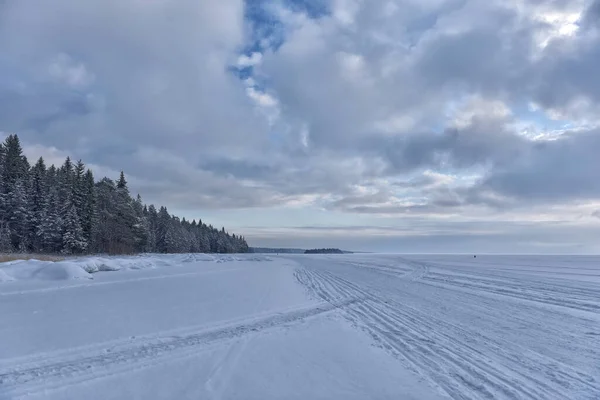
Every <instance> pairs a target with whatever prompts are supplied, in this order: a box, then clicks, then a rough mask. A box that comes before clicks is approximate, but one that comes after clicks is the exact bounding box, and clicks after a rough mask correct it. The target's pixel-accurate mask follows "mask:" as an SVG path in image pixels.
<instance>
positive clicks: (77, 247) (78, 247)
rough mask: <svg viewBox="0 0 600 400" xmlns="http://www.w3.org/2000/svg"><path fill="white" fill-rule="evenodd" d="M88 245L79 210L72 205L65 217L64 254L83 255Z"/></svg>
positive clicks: (63, 233)
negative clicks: (78, 213)
mask: <svg viewBox="0 0 600 400" xmlns="http://www.w3.org/2000/svg"><path fill="white" fill-rule="evenodd" d="M87 246H88V243H87V241H86V240H85V237H84V235H83V229H81V224H80V222H79V216H78V215H77V208H76V207H75V204H74V203H71V205H70V206H69V209H68V210H67V212H66V214H65V216H64V222H63V232H62V252H63V253H65V254H78V253H83V252H84V251H85V250H86V249H87Z"/></svg>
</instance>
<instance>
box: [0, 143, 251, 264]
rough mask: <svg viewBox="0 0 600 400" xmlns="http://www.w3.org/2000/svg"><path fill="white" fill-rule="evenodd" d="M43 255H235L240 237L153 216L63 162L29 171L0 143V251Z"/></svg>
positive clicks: (241, 247)
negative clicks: (141, 253) (200, 252)
mask: <svg viewBox="0 0 600 400" xmlns="http://www.w3.org/2000/svg"><path fill="white" fill-rule="evenodd" d="M14 250H18V251H31V250H33V251H36V252H41V251H43V252H48V253H58V252H63V253H69V254H75V253H82V252H85V251H88V252H106V253H119V254H120V253H132V252H162V253H175V252H198V251H202V252H221V253H225V252H239V251H242V252H243V251H248V244H247V243H246V241H245V239H244V238H243V237H242V236H236V235H230V234H229V233H227V232H226V231H225V229H224V228H222V229H221V230H217V229H215V228H213V227H212V226H207V225H206V224H204V223H202V221H201V220H198V222H196V220H193V221H192V222H191V223H190V222H189V221H188V220H186V219H185V218H182V219H179V218H178V217H177V216H174V215H169V212H168V211H167V209H166V207H160V211H159V212H157V211H156V208H155V207H154V206H153V205H150V206H146V205H144V204H143V202H142V199H141V197H140V196H139V195H138V196H137V198H136V199H135V200H134V199H132V198H131V196H130V194H129V188H128V184H127V180H126V179H125V174H124V172H122V171H121V173H120V176H119V179H118V181H117V182H116V183H115V182H114V181H112V180H111V179H108V178H104V179H102V180H100V181H99V182H97V183H96V182H95V180H94V176H93V174H92V172H91V170H87V171H86V169H85V164H84V163H83V162H82V161H81V160H79V161H78V162H77V163H76V164H75V165H73V163H72V162H71V159H70V158H69V157H67V159H66V160H65V162H64V164H63V165H62V166H61V167H60V168H58V169H57V168H56V167H55V166H54V165H51V166H50V167H48V168H46V165H45V163H44V160H43V159H42V158H40V159H39V160H38V161H37V163H36V164H35V165H34V166H33V167H31V168H30V167H29V163H28V162H27V158H26V157H25V156H24V155H23V151H22V148H21V145H20V142H19V138H18V137H17V136H16V135H10V136H9V137H8V138H6V140H5V142H4V143H3V144H2V143H0V251H14Z"/></svg>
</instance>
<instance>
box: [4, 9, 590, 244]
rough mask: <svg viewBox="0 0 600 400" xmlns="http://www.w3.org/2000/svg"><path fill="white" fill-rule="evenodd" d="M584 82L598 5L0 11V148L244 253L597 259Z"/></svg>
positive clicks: (586, 82) (587, 95) (587, 78)
mask: <svg viewBox="0 0 600 400" xmlns="http://www.w3.org/2000/svg"><path fill="white" fill-rule="evenodd" d="M598 65H600V1H598V0H595V1H589V0H546V1H544V0H273V1H266V0H247V1H243V0H86V1H78V0H51V1H47V0H0V135H3V136H4V135H6V134H8V133H17V134H19V136H20V137H21V140H22V142H23V145H24V147H25V150H26V154H27V155H28V157H30V158H32V159H33V158H37V157H39V156H44V158H45V159H46V160H47V161H48V162H55V163H62V161H63V159H64V157H66V156H67V155H69V156H71V157H72V158H75V159H79V158H81V159H83V160H84V161H85V162H86V163H87V164H89V165H90V166H91V167H92V168H93V170H94V172H95V174H96V176H97V177H101V176H104V175H108V176H110V177H116V176H117V174H118V171H120V170H121V169H123V170H125V172H126V173H127V175H128V178H129V181H130V186H131V189H132V191H133V192H139V193H140V194H141V195H142V196H143V198H144V200H145V201H147V202H149V203H150V202H152V203H155V204H164V205H166V206H167V207H168V208H169V210H170V211H171V212H173V213H175V214H178V215H182V216H185V217H188V218H198V217H200V218H202V219H203V220H204V221H206V222H210V223H213V224H215V225H218V226H221V225H224V226H226V227H227V228H228V229H230V230H232V231H235V232H241V233H243V234H245V236H246V238H247V239H248V241H249V242H250V244H251V245H255V246H293V247H313V246H337V247H342V248H345V249H354V250H365V251H391V252H393V251H397V252H468V253H472V252H475V253H482V252H502V253H598V252H600V73H599V72H598Z"/></svg>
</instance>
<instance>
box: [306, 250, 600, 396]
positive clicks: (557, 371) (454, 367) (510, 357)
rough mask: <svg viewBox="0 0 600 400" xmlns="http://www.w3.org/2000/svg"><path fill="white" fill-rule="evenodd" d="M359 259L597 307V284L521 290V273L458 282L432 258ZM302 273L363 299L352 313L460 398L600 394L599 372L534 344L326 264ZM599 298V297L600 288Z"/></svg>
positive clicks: (335, 293)
mask: <svg viewBox="0 0 600 400" xmlns="http://www.w3.org/2000/svg"><path fill="white" fill-rule="evenodd" d="M342 263H344V262H342ZM351 264H352V266H353V267H357V268H367V269H368V270H370V271H374V272H377V273H382V274H384V275H387V276H389V275H392V276H395V277H397V278H399V280H402V281H408V282H411V283H415V284H419V285H422V284H429V283H434V284H437V283H439V280H440V279H442V280H443V281H444V284H445V285H450V286H452V285H456V286H458V287H463V286H464V285H466V284H467V283H465V282H469V284H470V285H471V288H473V289H477V290H479V291H481V290H483V291H492V292H493V293H497V294H501V295H503V296H507V297H511V298H519V299H522V298H525V299H527V300H532V301H535V302H541V303H546V304H552V305H560V306H562V307H571V308H574V309H578V310H585V311H597V308H596V307H594V305H595V303H594V301H593V300H594V295H595V293H596V292H595V291H593V290H579V291H576V292H575V293H572V292H570V291H568V292H567V291H565V290H564V288H557V287H554V286H547V285H543V284H529V283H528V286H527V287H526V289H527V291H526V292H520V291H519V287H518V283H517V281H516V280H514V281H508V282H507V286H506V288H501V283H500V282H499V281H496V283H495V285H496V286H492V285H491V283H490V282H492V281H491V280H490V279H484V278H482V279H479V277H478V278H476V279H475V278H473V279H472V280H471V281H460V282H456V281H453V280H452V279H450V278H452V277H455V276H454V275H450V274H449V275H448V277H447V278H440V277H439V275H441V274H439V273H436V274H431V269H432V268H433V266H432V265H431V264H427V263H423V262H418V261H412V260H407V259H400V260H399V264H396V265H390V264H388V265H383V266H381V265H379V266H377V265H365V264H361V263H355V262H351ZM400 264H404V265H400ZM406 266H409V267H410V268H412V271H411V270H409V269H407V268H406ZM295 276H296V279H297V280H298V281H299V282H300V283H302V284H303V285H304V286H306V287H307V288H308V289H309V290H310V291H311V292H312V293H313V294H314V295H316V296H317V297H318V298H320V299H323V300H325V301H327V302H332V303H334V302H339V301H340V300H342V299H346V298H353V299H362V301H360V302H356V303H352V304H347V305H345V306H344V307H343V311H344V315H345V316H346V318H347V319H348V320H349V321H350V322H351V323H352V324H354V325H355V326H358V327H361V328H362V329H363V330H365V331H366V332H368V333H369V334H370V335H371V336H372V337H373V339H374V340H375V342H376V343H378V344H379V345H380V346H381V347H383V348H385V349H386V350H388V351H389V352H390V353H392V354H393V355H394V356H396V357H397V358H399V359H401V360H402V361H404V363H405V364H407V366H409V367H411V368H412V369H413V370H414V371H415V372H417V373H418V374H420V375H424V376H426V377H427V378H428V379H429V381H430V382H431V383H432V384H433V385H434V386H437V387H439V388H441V389H442V390H443V391H444V392H445V393H446V394H447V395H448V396H449V397H451V398H453V399H474V398H489V399H575V398H577V399H598V398H600V382H598V380H597V377H595V376H593V375H590V374H589V373H587V372H585V371H581V370H578V369H577V368H575V367H574V366H572V365H567V364H565V363H563V362H561V361H559V360H557V359H554V358H552V357H549V356H547V355H544V354H540V353H539V352H536V351H534V350H532V349H530V348H525V347H523V346H520V345H518V344H516V343H511V342H509V341H506V340H503V339H502V338H499V337H495V336H494V337H492V336H489V335H486V331H481V330H479V331H477V330H473V329H470V328H469V327H466V326H464V325H461V324H456V323H450V322H449V321H447V320H445V319H444V318H440V317H439V316H438V315H432V314H429V313H427V312H426V311H425V312H424V311H422V310H419V309H417V308H414V307H411V306H408V305H407V304H403V303H400V302H398V301H396V300H394V298H393V297H392V296H384V294H382V292H381V291H377V290H374V288H372V287H367V286H365V285H358V284H356V283H354V282H350V281H348V280H346V279H344V278H341V277H340V276H338V275H337V274H335V273H331V272H328V271H325V270H322V269H318V270H317V269H313V268H308V267H305V268H302V269H297V270H296V272H295ZM483 282H487V283H488V284H484V283H483ZM502 283H504V282H503V281H502ZM522 285H523V284H522ZM553 290H556V292H555V295H556V293H558V294H560V295H561V296H560V297H559V298H562V295H564V297H566V298H567V299H568V301H566V303H562V302H560V301H554V300H553V299H552V298H551V297H550V296H551V295H552V291H553ZM595 299H596V300H598V296H597V295H596V297H595ZM488 311H489V310H488Z"/></svg>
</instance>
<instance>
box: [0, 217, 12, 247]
mask: <svg viewBox="0 0 600 400" xmlns="http://www.w3.org/2000/svg"><path fill="white" fill-rule="evenodd" d="M10 236H11V235H10V229H9V228H8V224H7V223H5V222H3V221H0V253H12V252H13V250H14V249H13V245H12V240H11V237H10Z"/></svg>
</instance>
